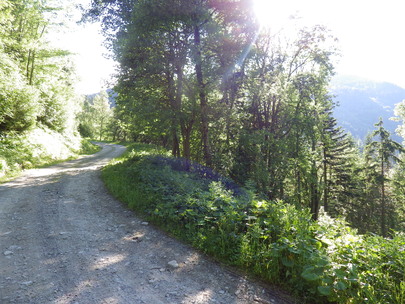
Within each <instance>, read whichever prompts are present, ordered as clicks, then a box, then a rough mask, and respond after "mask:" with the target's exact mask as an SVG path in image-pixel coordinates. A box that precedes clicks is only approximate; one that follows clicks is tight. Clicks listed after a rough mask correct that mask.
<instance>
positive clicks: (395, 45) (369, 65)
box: [256, 0, 405, 88]
mask: <svg viewBox="0 0 405 304" xmlns="http://www.w3.org/2000/svg"><path fill="white" fill-rule="evenodd" d="M256 1H257V7H258V10H259V11H261V13H260V16H262V18H263V19H265V18H266V15H267V18H268V19H269V23H270V26H271V21H270V19H273V20H275V23H276V25H275V26H280V24H284V25H286V24H287V23H288V22H289V21H288V16H290V15H291V14H294V13H298V16H301V19H302V24H304V25H308V26H309V25H315V24H322V25H325V26H327V28H328V29H330V30H331V32H332V34H333V35H334V36H335V37H336V38H338V40H339V42H338V47H339V49H340V53H341V57H340V58H339V62H338V63H337V64H335V70H336V72H337V73H338V74H345V75H353V76H359V77H364V78H368V79H370V80H377V81H387V82H392V83H394V84H397V85H399V86H402V87H404V88H405V35H404V31H405V18H404V15H405V14H404V12H405V2H404V1H403V0H383V1H379V0H281V1H277V0H256Z"/></svg>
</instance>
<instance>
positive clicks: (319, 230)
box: [103, 144, 405, 304]
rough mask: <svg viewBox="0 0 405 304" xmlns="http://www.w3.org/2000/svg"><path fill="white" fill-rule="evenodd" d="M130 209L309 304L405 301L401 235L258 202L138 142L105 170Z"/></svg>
mask: <svg viewBox="0 0 405 304" xmlns="http://www.w3.org/2000/svg"><path fill="white" fill-rule="evenodd" d="M103 177H104V180H105V181H106V184H107V186H108V187H109V189H110V190H111V192H112V193H113V194H114V195H116V196H117V197H118V198H119V199H121V200H122V201H123V202H125V203H127V204H128V205H129V207H131V208H132V209H134V210H136V211H137V212H139V213H140V214H142V215H143V216H145V217H146V218H147V219H148V220H150V221H152V222H154V223H155V224H157V225H159V226H160V227H162V228H163V229H165V230H166V231H168V232H170V233H171V234H173V235H175V236H177V237H178V238H180V239H182V240H185V241H186V242H189V243H190V244H192V245H193V246H195V247H196V248H198V249H200V250H202V251H204V252H206V253H207V254H210V255H212V256H214V257H216V258H217V259H219V260H221V261H223V262H225V263H227V264H229V265H233V266H237V267H240V268H241V269H243V270H245V271H248V272H250V273H252V274H254V275H255V276H257V277H259V278H261V279H264V280H266V281H268V282H270V283H272V284H277V285H279V286H282V287H284V288H287V289H288V290H290V292H291V293H293V294H295V295H297V296H299V297H301V298H302V299H303V301H305V302H307V303H373V304H377V303H394V304H400V303H405V283H404V281H405V277H404V269H405V236H404V234H400V233H396V234H394V237H393V238H392V239H384V238H382V237H379V236H375V235H358V234H357V233H356V231H354V230H352V229H351V228H350V227H348V226H347V224H346V223H345V222H344V221H343V220H341V219H332V218H330V217H329V216H328V215H326V214H321V216H320V219H319V221H318V222H314V221H312V220H311V215H310V213H309V210H298V209H296V208H295V207H294V206H292V205H289V204H285V203H283V202H282V201H274V202H270V201H265V200H259V199H257V198H256V197H255V196H254V195H253V194H252V193H250V192H249V191H247V190H242V189H239V188H238V187H237V186H236V185H235V184H234V183H233V182H232V181H230V180H229V179H225V178H221V177H219V176H218V175H216V174H215V173H213V172H212V171H211V170H209V169H207V168H204V167H202V166H199V165H195V164H192V163H188V162H185V161H184V160H176V159H173V158H170V157H168V156H167V155H166V153H165V152H164V151H162V150H160V149H158V148H156V147H153V146H148V145H141V144H135V145H133V146H132V147H130V148H129V149H128V153H126V154H125V155H124V156H123V157H122V158H121V159H119V160H117V161H115V162H114V163H112V164H111V165H109V166H108V167H106V168H105V169H104V171H103Z"/></svg>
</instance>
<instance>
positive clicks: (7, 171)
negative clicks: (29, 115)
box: [0, 126, 81, 180]
mask: <svg viewBox="0 0 405 304" xmlns="http://www.w3.org/2000/svg"><path fill="white" fill-rule="evenodd" d="M80 146H81V144H80V139H79V138H78V137H72V135H71V134H64V135H62V134H60V133H58V132H56V131H54V130H51V129H49V128H46V127H44V126H42V127H41V128H39V127H37V128H34V129H31V130H29V131H26V132H22V133H21V132H8V133H5V134H3V135H1V136H0V179H1V180H5V179H8V178H10V177H13V176H15V175H18V174H19V173H20V172H21V171H22V170H25V169H31V168H34V167H41V166H45V165H50V164H54V163H56V162H60V161H64V160H67V159H70V158H72V157H75V156H77V154H78V153H79V152H80V150H81V148H80Z"/></svg>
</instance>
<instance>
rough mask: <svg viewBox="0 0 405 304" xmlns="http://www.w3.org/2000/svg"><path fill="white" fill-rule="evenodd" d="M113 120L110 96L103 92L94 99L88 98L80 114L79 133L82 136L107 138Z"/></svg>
mask: <svg viewBox="0 0 405 304" xmlns="http://www.w3.org/2000/svg"><path fill="white" fill-rule="evenodd" d="M112 119H113V110H112V109H111V107H110V103H109V99H108V94H107V92H106V91H101V92H100V93H99V94H97V95H96V96H94V97H93V98H90V97H87V99H86V100H85V101H84V102H83V108H82V111H81V113H80V114H79V126H78V128H79V131H80V134H81V135H82V136H85V137H90V138H96V137H98V139H99V140H102V139H105V138H106V135H105V134H106V133H107V132H108V128H109V127H111V125H110V123H111V121H112Z"/></svg>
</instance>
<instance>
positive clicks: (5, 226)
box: [0, 144, 290, 304]
mask: <svg viewBox="0 0 405 304" xmlns="http://www.w3.org/2000/svg"><path fill="white" fill-rule="evenodd" d="M101 145H102V147H103V149H102V151H100V152H98V153H97V154H95V155H93V156H86V157H82V158H80V159H78V160H74V161H69V162H65V163H63V164H59V165H56V166H52V167H50V168H46V169H35V170H29V171H26V172H25V173H24V174H23V176H21V177H20V178H18V179H16V180H14V181H12V182H9V183H6V184H3V185H0V303H2V304H6V303H38V304H44V303H60V304H62V303H63V304H85V303H89V304H94V303H111V304H118V303H119V304H121V303H122V304H129V303H146V304H159V303H173V304H174V303H277V304H281V303H290V302H288V301H287V299H286V298H283V297H282V296H281V295H280V294H277V293H275V292H273V291H271V290H269V289H266V288H263V287H262V286H260V285H256V284H253V283H250V282H249V281H247V280H246V279H245V278H243V277H240V276H237V275H235V274H233V273H232V272H230V271H229V270H226V269H223V268H221V267H219V266H218V265H217V264H216V263H213V262H211V261H209V260H207V259H206V258H204V257H203V256H202V255H200V254H198V253H197V252H195V251H194V250H192V249H190V248H189V247H188V246H185V245H183V244H181V243H179V242H177V241H176V240H173V239H172V238H170V237H168V236H166V235H165V234H164V233H162V232H160V231H159V230H157V229H155V228H153V227H152V226H150V225H146V224H147V223H144V222H142V221H141V220H140V219H139V218H137V217H135V216H134V214H133V213H132V212H131V211H128V210H126V209H125V208H124V207H123V206H122V205H121V204H120V203H119V202H118V201H117V200H115V199H114V198H113V197H111V196H110V195H109V194H108V192H107V191H106V189H105V187H104V185H103V183H102V181H101V180H100V170H99V169H100V168H101V167H102V166H103V165H105V164H106V163H107V162H108V161H109V160H110V159H111V158H113V157H116V156H118V155H119V154H121V153H122V152H123V151H124V149H125V148H124V147H122V146H117V145H111V144H101ZM173 260H176V261H177V263H178V267H176V266H177V265H173V266H174V267H173V266H170V265H168V262H170V261H173Z"/></svg>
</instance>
